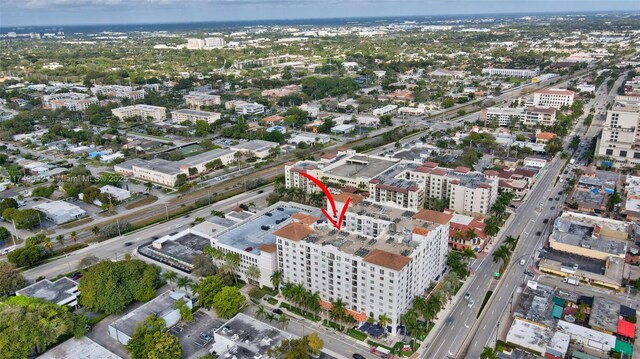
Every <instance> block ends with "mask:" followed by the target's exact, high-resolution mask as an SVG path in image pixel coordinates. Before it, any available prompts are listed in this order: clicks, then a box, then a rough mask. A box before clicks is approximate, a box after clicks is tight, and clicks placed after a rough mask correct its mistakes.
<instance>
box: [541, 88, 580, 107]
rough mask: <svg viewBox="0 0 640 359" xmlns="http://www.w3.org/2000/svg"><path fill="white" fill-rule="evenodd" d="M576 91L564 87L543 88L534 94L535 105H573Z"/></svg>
mask: <svg viewBox="0 0 640 359" xmlns="http://www.w3.org/2000/svg"><path fill="white" fill-rule="evenodd" d="M574 96H575V92H573V91H570V90H563V89H543V90H540V91H536V92H535V93H534V94H533V105H534V106H550V107H555V108H560V107H562V106H571V105H573V98H574Z"/></svg>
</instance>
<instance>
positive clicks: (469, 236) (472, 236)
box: [465, 228, 477, 243]
mask: <svg viewBox="0 0 640 359" xmlns="http://www.w3.org/2000/svg"><path fill="white" fill-rule="evenodd" d="M465 235H466V237H467V240H469V241H471V242H472V243H473V240H474V239H475V238H476V237H477V235H476V230H475V229H473V228H468V229H467V233H465Z"/></svg>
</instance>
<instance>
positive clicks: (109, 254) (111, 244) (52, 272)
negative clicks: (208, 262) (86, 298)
mask: <svg viewBox="0 0 640 359" xmlns="http://www.w3.org/2000/svg"><path fill="white" fill-rule="evenodd" d="M272 190H273V186H267V187H264V188H262V189H260V190H257V189H256V190H253V191H249V192H245V193H242V194H239V195H237V196H234V197H232V198H229V199H225V200H222V201H220V202H216V203H215V204H214V205H213V206H205V207H203V208H201V209H199V210H197V211H195V212H193V213H191V214H189V216H188V217H185V216H182V217H179V218H176V219H173V220H171V221H169V222H165V223H159V224H156V225H153V226H150V227H147V228H145V229H143V230H140V231H136V232H133V233H128V234H125V235H123V236H119V237H114V238H111V239H109V240H106V241H104V242H100V243H94V244H90V245H89V246H88V247H86V248H83V249H80V250H77V251H75V252H72V253H70V254H68V255H66V256H63V257H60V258H57V259H55V260H53V261H50V262H47V263H44V264H41V265H39V266H37V267H35V268H32V269H29V270H26V271H24V272H23V274H24V276H25V278H27V280H35V279H36V278H38V277H48V278H51V277H54V276H57V275H59V274H62V273H68V272H70V271H73V270H75V269H77V268H78V265H79V264H80V261H81V260H82V259H83V258H85V257H87V256H96V257H98V258H100V259H118V258H122V257H123V256H124V255H125V254H126V253H131V252H132V251H133V250H134V249H135V248H136V247H138V246H139V245H141V244H144V243H147V242H149V241H150V240H151V239H152V238H153V237H161V236H163V235H165V234H169V233H172V232H176V231H180V230H183V229H186V228H188V226H189V225H190V223H191V222H193V220H194V219H195V218H197V217H209V216H210V215H211V214H210V212H211V211H212V210H213V209H215V210H217V211H222V212H228V211H230V210H232V209H233V208H236V207H237V206H238V203H244V202H248V201H251V202H254V203H258V202H260V201H263V200H264V198H265V197H266V196H267V195H268V194H269V192H271V191H272ZM259 192H260V193H259ZM128 243H129V245H127V244H128Z"/></svg>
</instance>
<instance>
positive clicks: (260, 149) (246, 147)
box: [230, 140, 279, 159]
mask: <svg viewBox="0 0 640 359" xmlns="http://www.w3.org/2000/svg"><path fill="white" fill-rule="evenodd" d="M278 146H279V144H278V143H275V142H269V141H263V140H251V141H248V142H240V143H238V144H237V145H233V146H231V147H230V149H232V150H234V151H236V152H240V153H243V154H248V153H251V154H253V155H254V156H255V157H257V158H261V159H262V158H266V157H269V156H270V155H271V150H272V149H274V148H276V147H278Z"/></svg>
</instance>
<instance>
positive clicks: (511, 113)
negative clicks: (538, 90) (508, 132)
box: [480, 106, 557, 127]
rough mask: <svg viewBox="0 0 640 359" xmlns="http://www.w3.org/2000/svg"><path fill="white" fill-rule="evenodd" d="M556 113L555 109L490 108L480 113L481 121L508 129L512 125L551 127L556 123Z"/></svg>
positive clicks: (533, 107)
mask: <svg viewBox="0 0 640 359" xmlns="http://www.w3.org/2000/svg"><path fill="white" fill-rule="evenodd" d="M556 112H557V110H556V109H555V108H553V107H536V106H528V107H489V108H486V109H483V110H482V111H481V112H480V120H482V121H485V123H490V122H491V123H496V124H497V125H498V126H502V127H508V126H509V125H511V124H512V123H515V124H522V125H525V126H537V125H544V126H551V125H553V124H554V123H555V122H556Z"/></svg>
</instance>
